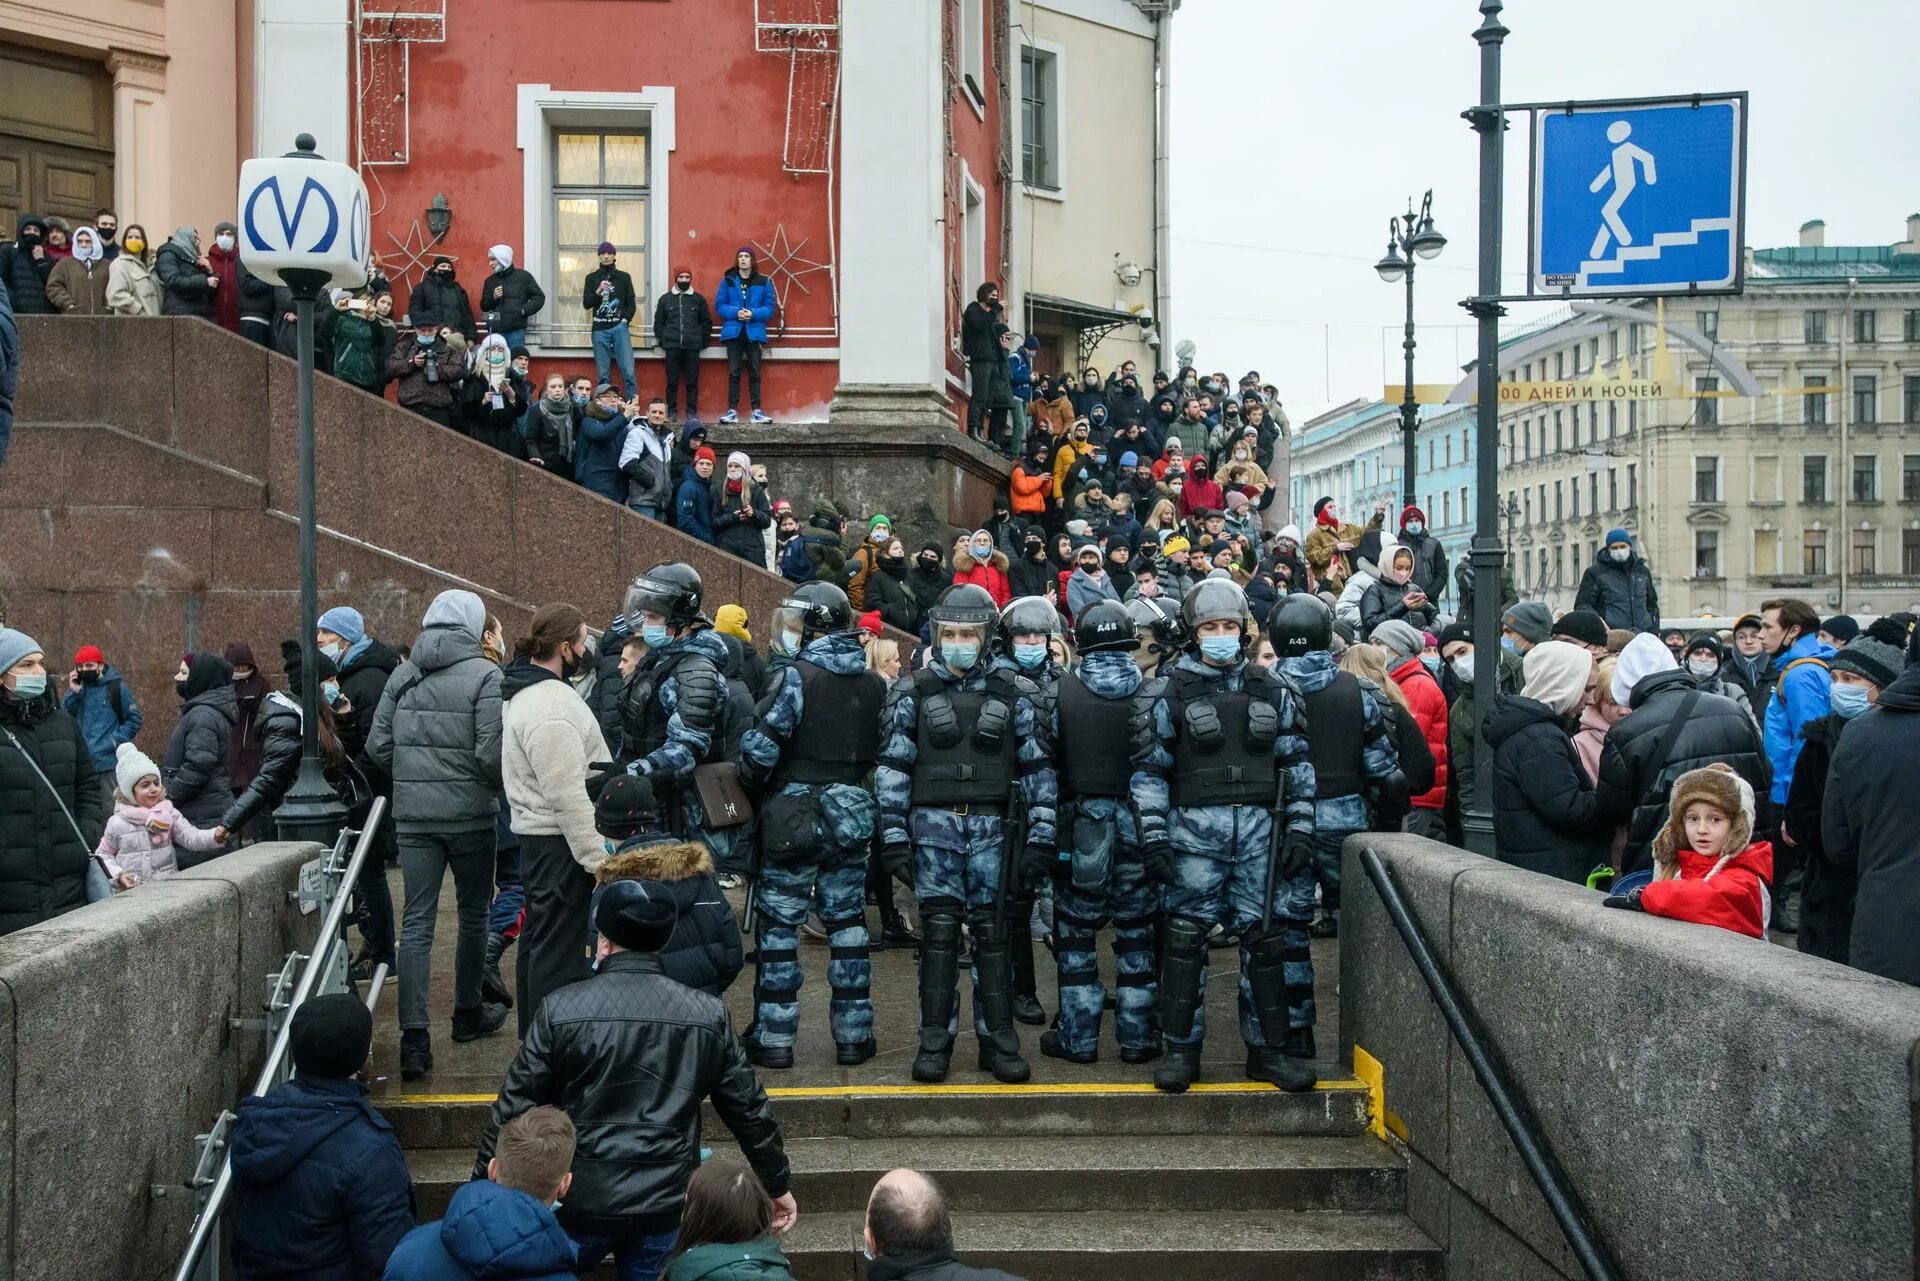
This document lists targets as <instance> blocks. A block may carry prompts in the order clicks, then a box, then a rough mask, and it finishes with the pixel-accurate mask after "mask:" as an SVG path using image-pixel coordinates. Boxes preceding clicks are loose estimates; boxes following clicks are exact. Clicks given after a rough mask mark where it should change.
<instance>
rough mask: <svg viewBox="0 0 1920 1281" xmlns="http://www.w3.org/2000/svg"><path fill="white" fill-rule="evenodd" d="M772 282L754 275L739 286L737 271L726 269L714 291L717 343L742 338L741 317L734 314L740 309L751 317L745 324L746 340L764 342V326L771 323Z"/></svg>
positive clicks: (759, 275) (761, 276)
mask: <svg viewBox="0 0 1920 1281" xmlns="http://www.w3.org/2000/svg"><path fill="white" fill-rule="evenodd" d="M773 306H774V297H773V282H772V281H770V280H768V279H767V278H766V277H765V276H763V275H761V274H760V273H759V272H757V271H756V272H754V273H753V275H752V276H751V277H749V278H748V280H747V283H746V284H745V285H744V286H743V285H742V284H741V283H740V269H739V268H738V267H729V268H727V272H726V274H725V275H724V276H721V277H720V287H719V288H718V289H716V290H714V291H713V314H714V315H716V316H718V317H719V318H720V341H721V342H731V341H732V340H733V339H735V338H738V337H740V336H741V334H740V331H741V329H742V327H743V326H742V324H741V321H740V317H739V316H737V315H735V314H734V313H736V312H738V311H739V310H740V309H741V308H742V307H745V308H746V309H747V310H748V311H750V312H752V313H753V319H752V320H749V321H747V322H746V323H745V326H744V328H745V329H746V337H747V339H748V340H749V341H751V342H765V341H766V340H767V322H768V321H769V320H772V319H773Z"/></svg>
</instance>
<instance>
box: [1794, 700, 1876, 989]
mask: <svg viewBox="0 0 1920 1281" xmlns="http://www.w3.org/2000/svg"><path fill="white" fill-rule="evenodd" d="M1846 728H1847V721H1846V719H1845V718H1844V717H1842V716H1839V715H1838V714H1834V715H1829V716H1823V717H1821V718H1820V719H1819V720H1817V721H1815V722H1814V723H1813V724H1811V725H1809V726H1807V730H1806V734H1805V739H1806V742H1805V743H1804V744H1803V745H1802V746H1801V748H1800V755H1799V757H1798V759H1796V760H1795V761H1794V763H1793V784H1792V786H1790V787H1789V788H1788V789H1787V804H1786V808H1785V810H1784V811H1782V813H1781V820H1782V822H1783V823H1784V825H1785V827H1786V829H1787V832H1788V834H1789V835H1790V836H1792V837H1793V847H1794V849H1795V850H1797V851H1798V852H1799V855H1800V865H1801V869H1802V876H1803V883H1802V885H1801V892H1800V935H1799V938H1798V939H1797V940H1796V941H1797V942H1798V943H1799V945H1800V950H1801V951H1802V952H1807V953H1810V954H1811V955H1813V956H1823V957H1825V958H1826V959H1827V960H1829V961H1838V962H1839V963H1840V964H1842V965H1845V964H1846V963H1847V958H1848V956H1849V954H1850V947H1849V944H1850V942H1851V940H1852V936H1853V904H1854V898H1855V896H1856V894H1857V893H1858V890H1859V886H1858V884H1857V883H1856V882H1855V880H1854V874H1853V868H1852V867H1851V866H1848V867H1841V866H1840V865H1839V864H1837V863H1835V862H1834V861H1833V860H1832V859H1831V858H1829V857H1827V847H1826V841H1825V839H1824V837H1823V835H1822V826H1823V819H1824V817H1825V814H1826V804H1827V788H1828V786H1829V784H1830V782H1831V776H1830V773H1829V769H1830V767H1831V766H1832V764H1833V753H1834V749H1835V748H1836V747H1837V746H1839V743H1840V735H1841V734H1842V733H1844V732H1845V730H1846Z"/></svg>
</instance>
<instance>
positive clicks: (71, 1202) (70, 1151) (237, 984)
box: [0, 845, 320, 1281]
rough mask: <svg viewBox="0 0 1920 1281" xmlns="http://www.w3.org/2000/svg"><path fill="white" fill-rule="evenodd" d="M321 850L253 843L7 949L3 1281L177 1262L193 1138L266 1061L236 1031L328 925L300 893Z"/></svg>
mask: <svg viewBox="0 0 1920 1281" xmlns="http://www.w3.org/2000/svg"><path fill="white" fill-rule="evenodd" d="M319 853H320V849H319V847H318V846H312V845H255V846H252V847H250V848H248V849H245V850H242V851H239V852H238V853H234V854H229V855H226V856H225V857H222V858H219V859H215V860H214V861H213V862H211V863H207V864H203V865H202V866H200V867H197V868H194V869H193V870H191V871H188V872H182V873H181V874H180V875H178V876H175V877H171V878H169V879H167V880H164V881H155V882H153V883H151V884H149V885H145V886H142V887H141V888H140V889H138V890H135V891H133V892H132V893H129V894H121V895H118V896H116V897H114V898H112V899H110V900H108V901H107V902H104V903H96V904H92V905H91V906H88V907H85V908H82V909H81V910H80V911H77V912H71V913H69V914H67V915H66V916H62V917H60V918H58V919H57V920H53V921H49V922H46V923H45V924H42V925H36V926H32V927H29V928H28V929H24V930H21V931H19V932H17V933H14V934H10V935H7V936H6V937H5V938H0V1044H4V1045H5V1046H6V1047H7V1051H8V1052H7V1053H6V1054H0V1232H3V1233H4V1236H3V1237H0V1239H4V1240H6V1241H8V1242H9V1243H10V1248H9V1249H7V1250H5V1251H0V1281H69V1278H73V1277H153V1276H159V1275H161V1274H162V1273H163V1271H165V1270H167V1269H168V1268H170V1267H171V1265H172V1263H173V1261H174V1260H176V1259H177V1258H178V1257H179V1254H180V1251H181V1250H183V1249H184V1248H185V1247H186V1239H187V1233H188V1231H189V1230H190V1228H191V1226H192V1222H193V1200H192V1197H191V1196H190V1195H188V1194H186V1193H185V1191H184V1186H183V1185H184V1184H185V1181H186V1179H187V1177H188V1176H189V1175H190V1174H191V1173H192V1172H193V1161H194V1149H193V1136H194V1135H196V1134H200V1133H204V1132H205V1131H206V1129H207V1127H208V1126H209V1125H210V1124H212V1122H213V1119H214V1117H215V1116H217V1115H218V1114H219V1112H220V1110H221V1109H222V1108H228V1107H231V1106H233V1104H234V1102H235V1101H236V1100H237V1099H238V1098H239V1097H240V1096H241V1095H242V1094H244V1093H245V1092H246V1091H247V1090H249V1089H251V1088H252V1085H253V1078H254V1077H255V1076H256V1075H257V1074H258V1072H259V1069H260V1065H261V1063H262V1061H263V1060H264V1058H265V1043H264V1037H263V1035H262V1034H261V1033H260V1032H259V1031H258V1030H245V1029H240V1030H236V1029H234V1028H233V1027H232V1026H230V1024H229V1022H228V1020H229V1019H232V1018H257V1017H260V1016H261V1012H262V1002H263V1001H264V999H265V997H266V992H267V988H266V979H267V975H268V973H269V972H270V971H278V970H279V968H280V965H281V962H282V961H283V960H284V959H285V956H286V953H287V952H288V951H290V950H291V949H293V948H294V947H295V946H298V947H300V948H301V949H302V950H303V951H304V950H308V949H310V948H311V947H312V944H313V940H314V931H315V930H316V929H317V928H318V924H319V917H318V916H317V915H314V916H306V917H302V916H301V915H300V914H299V912H298V910H297V909H296V908H294V907H293V906H292V905H291V904H290V902H289V901H288V897H287V895H288V892H289V891H291V890H293V889H294V888H295V886H296V885H297V884H298V881H299V869H300V865H301V864H302V863H304V862H306V861H307V860H308V859H310V858H314V857H317V856H318V855H319ZM155 1184H166V1185H170V1186H171V1187H172V1188H173V1189H174V1192H175V1193H176V1194H175V1195H169V1196H168V1197H166V1198H164V1199H156V1198H155V1197H154V1196H153V1192H152V1189H153V1186H154V1185H155Z"/></svg>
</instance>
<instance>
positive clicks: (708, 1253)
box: [662, 1237, 793, 1281]
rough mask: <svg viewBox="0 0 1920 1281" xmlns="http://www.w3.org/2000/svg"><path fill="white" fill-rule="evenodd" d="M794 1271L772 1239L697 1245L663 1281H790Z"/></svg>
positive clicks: (675, 1264)
mask: <svg viewBox="0 0 1920 1281" xmlns="http://www.w3.org/2000/svg"><path fill="white" fill-rule="evenodd" d="M792 1276H793V1267H792V1265H791V1264H789V1263H788V1262H787V1256H786V1255H784V1254H782V1253H781V1252H780V1243H779V1242H777V1241H775V1240H774V1239H773V1238H772V1237H761V1238H760V1239H759V1240H757V1241H738V1242H730V1243H728V1244H726V1245H721V1244H719V1243H717V1242H709V1243H708V1244H706V1245H696V1246H694V1247H692V1248H691V1249H689V1250H688V1251H687V1252H686V1253H685V1254H683V1255H681V1256H680V1257H679V1258H677V1259H675V1260H674V1261H673V1263H672V1265H671V1266H669V1267H668V1268H667V1270H666V1273H665V1275H664V1277H663V1278H662V1281H791V1278H792Z"/></svg>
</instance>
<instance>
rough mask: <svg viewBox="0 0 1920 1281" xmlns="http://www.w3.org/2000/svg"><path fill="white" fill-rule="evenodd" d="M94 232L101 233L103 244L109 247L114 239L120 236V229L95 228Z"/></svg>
mask: <svg viewBox="0 0 1920 1281" xmlns="http://www.w3.org/2000/svg"><path fill="white" fill-rule="evenodd" d="M94 230H95V231H97V232H99V233H100V240H101V242H102V243H103V244H109V245H110V244H112V243H113V238H114V237H115V236H117V235H119V234H120V229H119V228H118V227H95V228H94Z"/></svg>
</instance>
